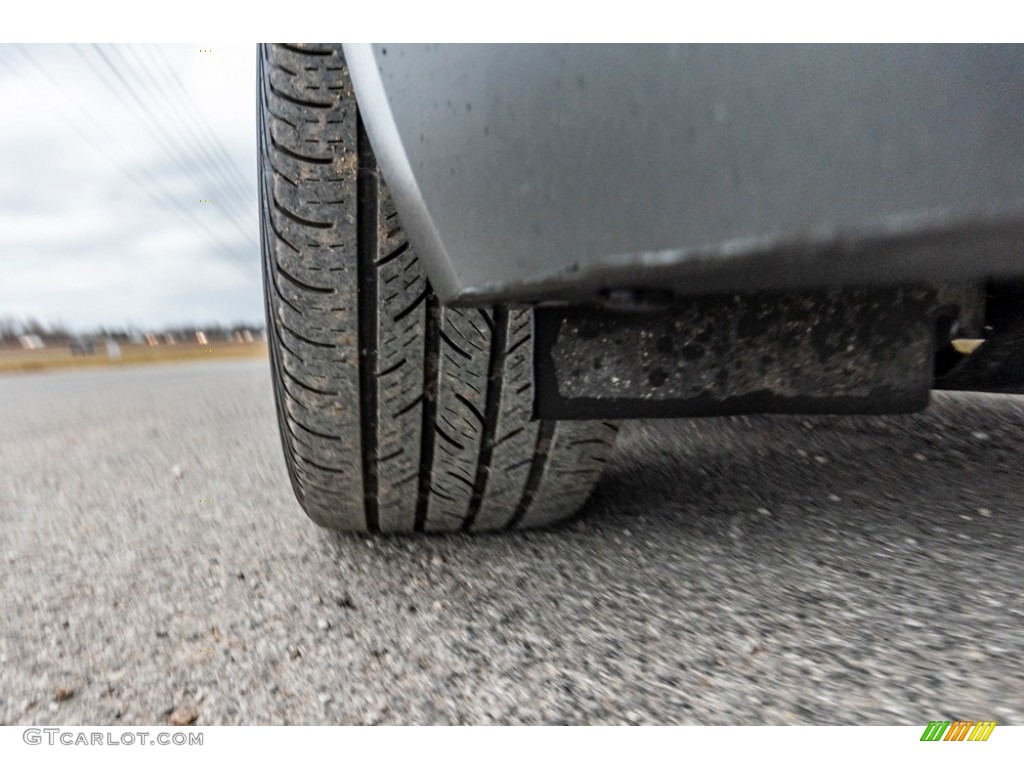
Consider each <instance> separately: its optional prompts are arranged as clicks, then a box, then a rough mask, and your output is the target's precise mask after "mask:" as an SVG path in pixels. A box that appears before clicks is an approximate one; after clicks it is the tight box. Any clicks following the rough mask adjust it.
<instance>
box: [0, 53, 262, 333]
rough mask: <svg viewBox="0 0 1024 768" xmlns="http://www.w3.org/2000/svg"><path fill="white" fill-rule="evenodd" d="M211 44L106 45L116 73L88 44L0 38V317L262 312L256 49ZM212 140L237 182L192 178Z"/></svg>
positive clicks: (107, 320) (214, 317)
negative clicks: (226, 184)
mask: <svg viewBox="0 0 1024 768" xmlns="http://www.w3.org/2000/svg"><path fill="white" fill-rule="evenodd" d="M203 47H204V48H210V49H212V50H213V53H200V51H199V47H198V46H193V45H189V46H161V47H160V50H159V51H158V50H156V49H155V48H149V49H147V48H146V47H143V46H102V47H101V48H102V50H103V52H104V54H105V55H106V56H107V58H108V59H109V61H110V62H111V63H112V64H114V65H115V68H116V69H117V70H118V73H117V74H115V73H114V72H113V71H111V69H110V68H109V67H108V65H107V64H106V63H105V62H104V61H103V60H102V59H101V58H100V57H99V56H98V55H97V52H96V51H95V50H94V49H93V48H92V47H91V46H79V47H78V49H77V50H76V49H75V48H73V47H71V46H63V45H61V46H49V45H47V46H25V47H24V48H19V47H15V46H11V45H0V103H2V104H4V120H3V122H2V123H0V169H2V170H0V173H3V176H4V184H3V185H0V186H2V188H0V315H6V314H16V315H33V316H36V317H39V318H40V319H53V318H60V319H62V320H64V321H65V322H67V323H69V324H70V325H72V326H73V327H76V328H85V327H89V326H92V325H97V324H106V325H112V324H122V323H124V322H125V321H126V320H128V319H130V320H132V321H133V322H135V323H137V324H139V325H143V326H147V325H154V326H155V325H160V324H164V323H186V322H191V321H202V322H232V321H236V320H246V321H260V320H261V319H262V313H263V308H262V291H261V288H260V279H259V253H258V249H257V248H256V247H255V243H256V242H258V238H259V234H258V222H257V216H256V170H255V166H256V155H255V144H256V139H255V69H256V68H255V47H254V46H253V45H243V46H238V45H233V46H230V45H216V44H204V45H203ZM26 52H27V54H28V55H27V56H26V55H25V53H26ZM165 62H166V63H167V64H169V65H170V68H171V69H172V70H173V72H174V73H175V74H176V75H177V77H178V78H180V80H181V83H182V84H183V85H184V90H185V91H186V92H187V93H188V97H187V98H184V99H179V94H177V92H176V90H175V89H176V87H177V86H176V84H175V82H174V79H173V76H172V75H169V71H165V69H164V65H165ZM44 71H45V73H46V74H43V72H44ZM122 78H123V80H122ZM204 123H205V126H204ZM210 132H212V133H213V134H214V135H215V136H216V141H211V140H210V136H209V133H210ZM201 143H202V144H203V145H204V146H205V147H206V149H205V152H204V151H202V150H201V149H200V147H199V145H200V144H201ZM213 154H216V157H217V158H218V162H224V163H227V164H230V165H231V166H232V168H233V170H232V171H231V173H232V175H233V177H234V186H233V187H232V188H230V189H227V188H225V189H220V188H218V186H217V183H218V182H217V179H216V178H214V177H212V176H210V177H209V178H207V177H206V176H205V175H203V178H205V179H206V180H205V181H204V180H202V179H201V178H198V177H200V176H201V175H202V174H204V170H203V169H208V168H209V167H210V163H209V162H208V157H209V156H210V155H213ZM132 176H134V177H135V178H136V179H137V180H139V181H141V182H142V185H141V186H140V184H139V183H137V182H136V181H133V180H132V178H131V177H132ZM154 197H156V198H157V199H156V200H154V199H153V198H154ZM211 197H212V198H214V199H215V201H217V202H215V203H214V204H202V203H200V202H199V200H200V199H203V198H211ZM229 198H230V199H233V200H234V202H235V210H234V211H233V213H234V214H235V221H234V222H232V220H231V218H230V217H229V212H232V211H231V209H230V208H229V206H228V202H229ZM186 211H187V213H186ZM211 233H212V236H211ZM214 238H216V239H217V240H219V241H220V245H218V244H216V243H215V242H214ZM225 251H230V253H226V252H225Z"/></svg>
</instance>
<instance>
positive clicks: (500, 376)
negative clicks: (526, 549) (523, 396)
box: [456, 307, 508, 531]
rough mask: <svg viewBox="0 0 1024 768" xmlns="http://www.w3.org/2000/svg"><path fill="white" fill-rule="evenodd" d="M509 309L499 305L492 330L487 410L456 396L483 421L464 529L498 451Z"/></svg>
mask: <svg viewBox="0 0 1024 768" xmlns="http://www.w3.org/2000/svg"><path fill="white" fill-rule="evenodd" d="M507 346H508V309H507V308H505V307H495V309H494V316H493V331H492V333H491V352H490V355H489V357H488V359H487V400H486V403H485V404H484V411H485V413H486V415H485V414H483V413H480V411H479V410H477V409H476V408H475V407H474V406H473V404H472V403H471V402H469V400H467V399H466V398H464V397H463V396H462V395H456V397H457V398H458V399H459V400H460V401H461V402H462V403H463V404H464V405H465V406H466V407H467V408H469V409H470V410H471V411H472V412H473V413H474V414H475V415H476V417H477V418H478V419H480V423H481V424H482V425H483V430H482V432H481V434H480V453H479V457H478V459H477V463H476V478H475V479H474V481H473V495H472V497H470V499H469V510H468V512H467V514H466V519H465V520H464V521H463V523H462V530H464V531H468V530H469V529H470V528H471V527H472V526H473V523H474V522H475V521H476V518H477V515H478V514H479V513H480V503H481V502H482V501H483V498H484V494H485V493H486V492H487V479H488V477H489V476H490V472H491V457H492V455H493V453H494V430H495V429H497V427H498V414H499V413H500V412H501V387H502V384H503V383H504V375H505V357H506V356H507V354H508V350H507V349H506V347H507Z"/></svg>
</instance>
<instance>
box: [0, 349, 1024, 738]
mask: <svg viewBox="0 0 1024 768" xmlns="http://www.w3.org/2000/svg"><path fill="white" fill-rule="evenodd" d="M1022 586H1024V398H1022V397H1011V396H989V395H946V394H937V395H935V397H934V399H933V403H932V405H931V407H930V408H929V409H928V410H927V411H925V412H924V413H921V414H916V415H912V416H899V417H896V416H892V417H814V418H808V417H794V416H785V417H782V416H780V417H735V418H728V419H702V420H689V421H679V422H668V421H665V422H635V423H630V424H627V425H626V426H624V428H623V430H622V432H621V433H620V440H619V444H618V445H617V447H616V451H615V453H614V455H613V457H612V460H611V462H610V464H609V468H608V472H607V474H606V476H605V478H604V480H602V482H601V484H600V486H599V487H598V489H597V491H596V492H595V494H594V496H593V497H592V498H591V500H590V502H589V503H588V505H587V509H586V515H585V516H584V517H583V518H581V519H580V520H578V521H575V522H572V523H570V524H568V525H566V526H565V527H563V528H561V529H559V530H555V531H546V532H534V533H520V534H516V535H485V536H477V537H469V536H464V535H451V536H439V537H430V538H419V539H411V538H371V537H365V536H338V535H334V534H331V533H329V532H326V531H323V530H321V529H318V528H317V527H315V526H314V525H313V524H312V523H310V522H309V521H308V520H307V519H306V518H305V516H304V515H303V513H302V511H301V510H300V508H299V506H298V504H297V503H296V502H295V500H294V498H293V496H292V492H291V488H290V486H289V483H288V478H287V474H286V471H285V467H284V462H283V458H282V455H281V450H280V445H279V441H278V435H277V427H276V424H275V421H274V409H273V399H272V394H271V387H270V378H269V371H268V367H267V365H266V363H265V361H244V362H207V363H198V364H188V365H178V366H153V367H139V368H133V369H125V370H117V371H90V372H53V373H46V374H37V375H20V376H10V377H5V378H0V723H2V724H68V725H73V724H115V725H118V724H119V725H136V724H138V725H159V724H165V723H177V724H184V723H187V722H195V723H197V724H200V725H206V724H233V723H239V724H277V723H296V724H333V723H470V724H478V723H693V724H782V723H803V724H904V725H919V726H921V727H922V728H923V727H924V725H925V724H926V723H927V722H928V721H929V720H936V719H948V720H954V719H970V720H977V719H993V720H996V721H997V722H999V723H1000V724H1018V725H1020V724H1024V669H1022V666H1021V659H1022V658H1024V594H1022V593H1024V590H1022Z"/></svg>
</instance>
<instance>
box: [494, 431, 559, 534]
mask: <svg viewBox="0 0 1024 768" xmlns="http://www.w3.org/2000/svg"><path fill="white" fill-rule="evenodd" d="M555 424H556V422H554V421H551V420H549V419H544V420H542V421H541V423H540V429H538V430H537V444H536V446H534V449H533V460H532V461H531V462H530V474H529V475H527V477H526V485H524V486H523V496H522V498H521V499H520V500H519V504H518V505H517V506H516V511H515V512H514V513H512V517H511V519H510V520H509V521H508V525H507V526H506V528H508V529H509V530H511V529H512V528H515V527H516V526H517V525H519V522H520V521H521V520H522V519H523V517H525V516H526V513H527V512H528V511H529V509H530V503H531V502H532V501H533V497H534V495H535V494H536V493H537V489H538V488H540V481H541V480H543V479H544V472H545V471H546V470H547V466H548V456H549V455H550V451H551V438H553V437H554V435H555Z"/></svg>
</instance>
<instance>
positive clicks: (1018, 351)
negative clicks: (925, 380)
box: [935, 284, 1024, 394]
mask: <svg viewBox="0 0 1024 768" xmlns="http://www.w3.org/2000/svg"><path fill="white" fill-rule="evenodd" d="M985 328H986V329H987V334H986V335H987V336H988V337H989V338H988V339H987V340H985V342H984V343H983V344H982V345H981V346H980V347H979V348H978V349H977V350H976V351H975V352H973V353H971V354H970V355H960V357H959V359H958V360H956V361H954V364H953V365H951V366H950V367H949V370H948V372H944V373H943V374H942V375H939V376H937V377H936V379H935V388H936V389H958V390H968V391H982V392H1000V393H1004V394H1024V285H1005V284H1004V285H997V286H993V287H992V288H990V290H989V292H988V298H987V301H986V303H985Z"/></svg>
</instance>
